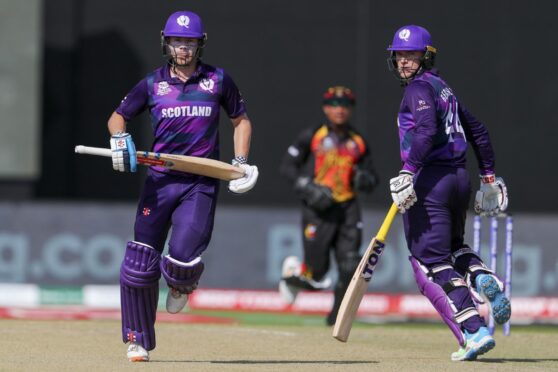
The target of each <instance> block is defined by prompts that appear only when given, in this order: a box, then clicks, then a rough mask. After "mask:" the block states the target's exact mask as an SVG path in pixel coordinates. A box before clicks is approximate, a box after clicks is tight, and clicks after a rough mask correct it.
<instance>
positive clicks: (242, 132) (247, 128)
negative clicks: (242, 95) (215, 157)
mask: <svg viewBox="0 0 558 372" xmlns="http://www.w3.org/2000/svg"><path fill="white" fill-rule="evenodd" d="M231 121H232V124H233V126H234V134H233V140H234V156H244V157H246V158H247V157H248V154H249V152H250V139H251V138H252V123H251V122H250V119H249V118H248V116H246V114H243V115H240V116H239V117H237V118H234V119H231Z"/></svg>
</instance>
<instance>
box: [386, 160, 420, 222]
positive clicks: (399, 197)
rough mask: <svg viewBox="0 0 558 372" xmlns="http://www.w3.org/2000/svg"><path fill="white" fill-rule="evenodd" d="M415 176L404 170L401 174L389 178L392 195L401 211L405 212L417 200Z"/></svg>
mask: <svg viewBox="0 0 558 372" xmlns="http://www.w3.org/2000/svg"><path fill="white" fill-rule="evenodd" d="M413 176H414V174H413V173H411V172H409V171H405V170H402V171H401V172H399V176H397V177H394V178H392V179H391V180H389V188H390V191H391V197H392V199H393V202H394V203H395V205H397V208H398V209H399V212H401V213H405V211H406V210H407V209H409V208H411V207H412V206H413V204H415V203H416V201H417V194H416V193H415V189H414V187H413Z"/></svg>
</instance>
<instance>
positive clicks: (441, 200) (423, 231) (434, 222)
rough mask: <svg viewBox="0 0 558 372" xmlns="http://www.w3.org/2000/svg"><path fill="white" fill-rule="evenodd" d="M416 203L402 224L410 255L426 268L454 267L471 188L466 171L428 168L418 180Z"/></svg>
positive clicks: (461, 242)
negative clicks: (444, 265)
mask: <svg viewBox="0 0 558 372" xmlns="http://www.w3.org/2000/svg"><path fill="white" fill-rule="evenodd" d="M414 187H415V191H416V193H417V199H418V200H417V202H416V203H415V205H413V206H412V207H411V209H409V210H408V211H407V212H406V213H405V214H403V224H404V228H405V237H406V239H407V245H408V247H409V250H410V251H411V254H412V255H413V256H414V257H416V258H418V259H419V260H420V261H421V262H422V263H423V264H425V265H427V266H429V265H438V264H450V265H451V264H452V259H451V254H452V253H453V252H454V251H456V250H458V249H460V248H463V246H464V242H463V236H464V234H465V218H466V213H467V208H468V205H469V200H470V194H471V185H470V179H469V173H468V172H467V170H466V169H464V168H452V167H442V166H427V167H424V168H422V169H421V171H420V172H419V173H418V174H417V175H416V177H415V186H414Z"/></svg>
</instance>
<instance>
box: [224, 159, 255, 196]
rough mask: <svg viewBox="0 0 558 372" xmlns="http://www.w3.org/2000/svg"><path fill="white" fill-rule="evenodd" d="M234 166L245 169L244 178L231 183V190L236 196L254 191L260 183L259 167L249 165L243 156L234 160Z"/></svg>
mask: <svg viewBox="0 0 558 372" xmlns="http://www.w3.org/2000/svg"><path fill="white" fill-rule="evenodd" d="M232 164H233V165H234V166H235V167H240V168H242V169H244V176H243V177H241V178H237V179H236V180H232V181H230V182H229V190H230V191H231V192H233V193H235V194H244V193H245V192H247V191H250V190H252V189H253V188H254V186H256V182H257V181H258V175H259V172H258V167H256V166H255V165H248V164H247V163H246V158H245V157H243V156H237V157H236V158H234V159H233V161H232Z"/></svg>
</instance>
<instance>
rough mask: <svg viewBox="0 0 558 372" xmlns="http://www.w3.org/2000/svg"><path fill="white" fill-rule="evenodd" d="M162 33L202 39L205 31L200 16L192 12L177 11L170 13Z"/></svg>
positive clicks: (165, 35) (168, 35)
mask: <svg viewBox="0 0 558 372" xmlns="http://www.w3.org/2000/svg"><path fill="white" fill-rule="evenodd" d="M162 35H163V36H164V37H170V36H176V37H188V38H192V39H203V38H204V37H205V32H204V29H203V22H202V20H201V18H200V16H198V15H197V14H196V13H193V12H187V11H179V12H175V13H173V14H171V15H170V17H169V19H168V20H167V23H166V24H165V28H164V29H163V31H162Z"/></svg>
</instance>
